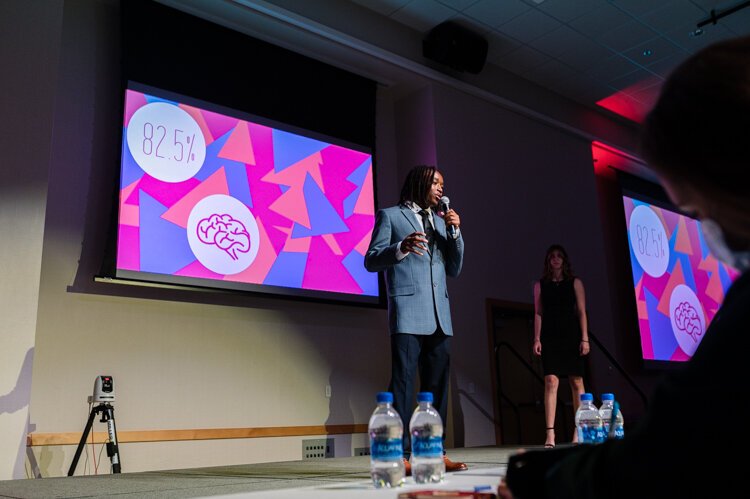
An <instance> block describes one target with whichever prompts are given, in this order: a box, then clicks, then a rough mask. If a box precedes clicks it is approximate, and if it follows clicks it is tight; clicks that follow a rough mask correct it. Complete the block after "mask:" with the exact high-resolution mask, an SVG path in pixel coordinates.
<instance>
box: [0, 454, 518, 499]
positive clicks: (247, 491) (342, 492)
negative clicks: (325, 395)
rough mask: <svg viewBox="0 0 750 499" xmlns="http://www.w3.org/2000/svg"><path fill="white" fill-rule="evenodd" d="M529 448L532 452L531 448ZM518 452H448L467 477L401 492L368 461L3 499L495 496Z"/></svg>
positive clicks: (189, 475)
mask: <svg viewBox="0 0 750 499" xmlns="http://www.w3.org/2000/svg"><path fill="white" fill-rule="evenodd" d="M528 448H530V447H528ZM517 450H518V447H516V446H513V447H475V448H465V449H449V450H448V455H449V456H450V458H451V459H453V460H454V461H463V462H465V463H467V464H468V465H469V469H468V470H467V471H462V472H457V473H448V474H447V476H446V479H445V482H444V483H442V484H440V485H439V486H436V487H425V486H423V485H416V484H415V483H414V481H413V479H411V478H408V479H407V483H406V485H405V486H404V487H400V488H398V489H379V490H377V489H375V488H374V487H373V486H372V483H371V482H370V475H369V463H370V458H369V456H358V457H342V458H331V459H319V460H307V461H287V462H277V463H257V464H248V465H235V466H217V467H210V468H192V469H184V470H165V471H149V472H140V473H119V474H109V475H96V476H73V477H60V478H36V479H33V478H32V479H23V480H5V481H0V497H12V498H24V499H25V498H50V497H57V498H82V497H87V498H90V497H113V496H117V497H127V496H131V497H138V498H175V499H177V498H194V497H218V496H228V497H231V498H232V499H239V498H244V497H248V498H259V497H269V498H279V499H280V498H289V499H293V498H302V497H304V498H309V499H312V498H315V499H317V498H321V499H322V498H339V497H340V498H342V499H343V498H347V497H357V498H360V497H363V498H367V497H378V498H394V499H395V498H397V497H398V495H399V494H400V493H403V492H407V491H412V490H424V489H436V488H440V489H448V490H473V488H474V487H483V486H484V487H487V486H489V487H490V491H494V490H496V487H497V484H498V483H499V482H500V479H501V477H502V476H503V474H504V473H505V468H506V465H507V462H508V457H509V456H510V455H511V454H513V453H514V452H516V451H517Z"/></svg>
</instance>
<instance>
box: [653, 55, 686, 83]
mask: <svg viewBox="0 0 750 499" xmlns="http://www.w3.org/2000/svg"><path fill="white" fill-rule="evenodd" d="M684 60H685V56H684V55H682V54H679V55H675V56H673V57H667V58H666V59H662V60H660V61H657V62H655V63H653V64H649V65H648V66H646V67H647V68H648V70H649V71H651V72H652V73H655V74H657V75H659V76H661V77H662V78H666V77H667V76H669V74H670V73H671V72H672V70H673V69H674V68H676V67H677V65H678V64H680V63H681V62H682V61H684Z"/></svg>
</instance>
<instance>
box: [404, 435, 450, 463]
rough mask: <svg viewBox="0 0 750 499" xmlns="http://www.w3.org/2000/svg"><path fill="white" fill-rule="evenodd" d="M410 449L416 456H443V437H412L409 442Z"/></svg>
mask: <svg viewBox="0 0 750 499" xmlns="http://www.w3.org/2000/svg"><path fill="white" fill-rule="evenodd" d="M411 451H412V452H413V453H414V455H415V456H417V457H428V458H434V457H443V438H442V437H414V438H412V442H411Z"/></svg>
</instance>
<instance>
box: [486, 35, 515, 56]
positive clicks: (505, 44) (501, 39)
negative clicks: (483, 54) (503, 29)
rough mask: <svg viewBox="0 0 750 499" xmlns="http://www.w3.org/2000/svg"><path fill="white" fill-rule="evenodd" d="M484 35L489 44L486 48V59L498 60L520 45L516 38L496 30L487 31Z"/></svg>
mask: <svg viewBox="0 0 750 499" xmlns="http://www.w3.org/2000/svg"><path fill="white" fill-rule="evenodd" d="M486 37H487V41H488V42H489V45H490V47H489V49H488V50H487V59H488V60H490V61H494V60H499V59H501V58H502V57H503V56H504V55H506V54H509V53H510V52H513V51H514V50H516V49H518V48H519V47H520V46H521V45H522V44H521V42H519V41H518V40H516V39H514V38H511V37H509V36H506V35H504V34H502V33H499V32H497V31H489V32H487V33H486Z"/></svg>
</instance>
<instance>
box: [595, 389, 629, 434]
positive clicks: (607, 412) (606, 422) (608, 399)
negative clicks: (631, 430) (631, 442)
mask: <svg viewBox="0 0 750 499" xmlns="http://www.w3.org/2000/svg"><path fill="white" fill-rule="evenodd" d="M614 405H615V395H614V393H602V406H601V407H600V408H599V415H600V416H601V417H602V425H603V426H604V438H605V439H606V438H609V436H610V434H611V436H612V437H613V438H622V437H624V436H625V418H624V417H623V416H622V411H621V410H620V408H619V404H618V408H617V414H616V415H615V427H614V431H612V430H610V424H611V422H612V410H613V409H614Z"/></svg>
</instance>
